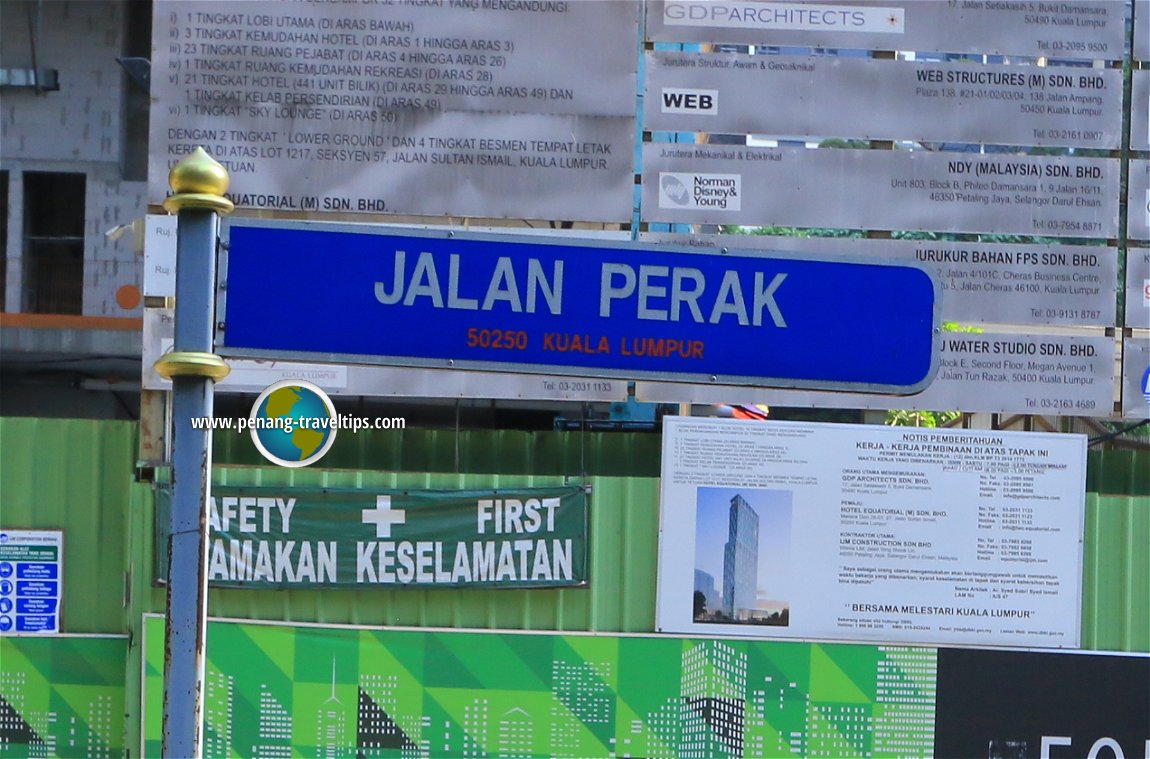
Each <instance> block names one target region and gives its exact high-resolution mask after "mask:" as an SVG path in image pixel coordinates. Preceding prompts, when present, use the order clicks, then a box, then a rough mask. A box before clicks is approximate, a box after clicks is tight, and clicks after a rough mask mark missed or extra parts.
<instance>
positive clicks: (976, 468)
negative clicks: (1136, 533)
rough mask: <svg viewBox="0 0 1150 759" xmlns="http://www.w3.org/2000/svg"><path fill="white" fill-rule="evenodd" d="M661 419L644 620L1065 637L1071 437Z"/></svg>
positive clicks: (899, 635)
mask: <svg viewBox="0 0 1150 759" xmlns="http://www.w3.org/2000/svg"><path fill="white" fill-rule="evenodd" d="M663 423H664V427H663V465H662V490H661V496H660V533H659V576H658V597H657V605H656V626H657V628H658V629H659V630H661V631H664V632H676V633H691V634H700V635H744V636H753V637H778V638H802V639H839V640H866V641H887V642H905V643H938V644H960V645H1002V646H1028V647H1077V646H1078V645H1079V636H1080V628H1079V619H1080V613H1081V559H1082V530H1083V514H1084V508H1085V497H1086V438H1085V437H1084V436H1081V435H1061V434H1040V433H1019V432H994V431H974V430H948V429H917V428H891V427H874V426H864V425H842V424H816V423H792V422H759V421H749V420H734V419H698V418H690V417H669V418H666V419H664V420H663Z"/></svg>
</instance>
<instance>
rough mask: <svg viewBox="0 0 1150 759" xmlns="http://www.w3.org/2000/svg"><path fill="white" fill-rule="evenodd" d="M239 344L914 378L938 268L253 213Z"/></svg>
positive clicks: (572, 367)
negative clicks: (274, 218)
mask: <svg viewBox="0 0 1150 759" xmlns="http://www.w3.org/2000/svg"><path fill="white" fill-rule="evenodd" d="M228 233H229V234H228V241H227V242H228V250H227V258H226V266H225V268H224V271H225V281H226V290H223V292H224V293H225V294H226V298H224V300H223V302H222V303H221V307H220V310H219V313H220V315H221V319H222V321H224V322H225V327H224V329H223V331H222V332H221V334H220V335H219V336H218V338H217V342H218V343H219V351H220V353H221V354H222V355H225V356H247V357H269V358H276V359H294V360H311V361H331V362H340V363H369V364H384V365H398V366H419V367H428V366H432V367H453V368H457V369H487V370H499V371H512V372H515V371H518V372H533V373H547V374H568V375H576V376H583V377H596V376H601V377H621V378H629V379H648V380H667V381H676V382H704V383H714V384H735V385H758V386H767V387H804V388H819V389H843V390H866V391H869V392H891V393H914V392H918V391H920V390H922V389H923V388H925V387H926V386H927V385H928V384H929V383H930V381H931V379H932V378H933V377H934V373H935V371H936V369H937V361H938V358H937V357H938V329H937V327H938V284H937V282H935V281H934V280H933V279H932V278H931V277H930V275H929V274H927V272H926V271H925V270H923V269H922V268H920V267H918V266H914V265H907V264H904V263H898V264H894V263H888V262H882V261H868V260H865V259H859V260H848V261H844V260H842V259H841V258H835V259H830V258H827V259H821V258H812V257H809V256H800V255H796V254H793V253H778V254H774V253H767V254H764V253H762V252H751V251H747V252H738V253H736V252H729V253H715V252H696V251H686V250H677V249H671V248H663V247H659V248H653V247H651V246H642V245H635V244H618V243H613V244H610V245H603V244H594V243H586V242H579V243H573V242H570V241H569V240H563V239H558V240H550V239H548V240H544V239H542V238H534V237H510V236H474V235H456V234H452V233H446V232H444V233H435V232H407V231H403V232H397V231H395V230H394V229H385V228H379V227H372V226H367V225H347V224H344V225H338V224H321V223H309V222H257V221H251V220H242V221H236V222H234V223H232V224H231V225H230V226H229V227H228Z"/></svg>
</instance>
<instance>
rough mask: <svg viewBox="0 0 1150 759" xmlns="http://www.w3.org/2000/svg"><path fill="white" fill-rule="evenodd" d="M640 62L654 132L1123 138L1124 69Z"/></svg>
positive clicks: (976, 139)
mask: <svg viewBox="0 0 1150 759" xmlns="http://www.w3.org/2000/svg"><path fill="white" fill-rule="evenodd" d="M646 62H647V67H646V71H647V76H646V81H645V86H646V98H645V99H644V117H643V127H644V128H645V129H649V130H668V131H673V132H687V131H692V132H722V133H727V134H771V135H790V136H793V135H799V136H807V137H848V138H860V139H881V140H918V141H922V142H968V143H991V144H1001V145H1044V146H1045V145H1053V146H1065V147H1079V148H1114V149H1116V148H1118V147H1119V145H1120V144H1121V142H1122V72H1121V71H1120V70H1119V69H1100V70H1096V69H1082V68H1070V67H1067V66H1052V67H1045V68H1039V67H1037V66H1019V65H978V66H972V65H970V64H969V63H941V62H930V61H927V62H922V61H918V62H913V63H912V62H907V61H894V60H876V59H868V58H840V57H830V56H792V55H787V56H780V55H739V54H731V53H724V54H710V55H700V54H698V53H678V52H663V51H655V52H650V53H647V61H646ZM1134 102H1136V103H1137V102H1139V101H1138V99H1137V98H1135V100H1134ZM1143 102H1144V101H1143ZM1142 110H1143V111H1145V108H1143V109H1142ZM1142 115H1143V116H1145V113H1144V112H1143V114H1142ZM1142 138H1143V140H1144V139H1145V133H1144V132H1143V135H1142Z"/></svg>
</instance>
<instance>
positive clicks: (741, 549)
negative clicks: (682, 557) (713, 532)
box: [723, 495, 759, 619]
mask: <svg viewBox="0 0 1150 759" xmlns="http://www.w3.org/2000/svg"><path fill="white" fill-rule="evenodd" d="M758 581H759V515H758V513H757V512H756V511H755V510H754V509H753V508H751V505H750V504H749V503H747V501H746V500H745V499H744V498H743V497H742V496H741V495H736V496H735V497H734V498H732V499H731V509H730V512H729V522H728V531H727V543H726V545H725V546H723V611H724V612H726V613H727V615H728V616H729V617H731V618H732V619H747V618H748V617H749V616H750V615H751V614H752V613H753V611H754V609H755V608H756V607H757V605H758Z"/></svg>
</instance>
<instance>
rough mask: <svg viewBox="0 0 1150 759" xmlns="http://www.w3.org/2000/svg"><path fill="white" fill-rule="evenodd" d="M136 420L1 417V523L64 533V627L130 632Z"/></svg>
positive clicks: (80, 630)
mask: <svg viewBox="0 0 1150 759" xmlns="http://www.w3.org/2000/svg"><path fill="white" fill-rule="evenodd" d="M136 438H137V425H136V423H134V422H117V421H96V420H81V419H27V418H20V417H0V452H2V453H3V455H0V528H6V529H25V530H60V531H62V532H63V533H64V541H63V546H64V548H63V550H64V562H63V565H64V578H63V590H64V598H63V599H62V603H61V607H60V625H61V631H62V632H66V633H123V632H126V630H127V624H128V622H127V619H126V616H125V610H124V573H125V570H126V566H127V564H128V563H129V561H130V559H129V552H130V550H131V547H130V545H129V541H128V537H127V529H126V526H127V519H128V514H129V503H130V501H131V497H132V490H133V488H134V487H137V486H136V485H135V484H134V483H133V482H132V468H133V466H134V465H135V462H136V446H137V443H136Z"/></svg>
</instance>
